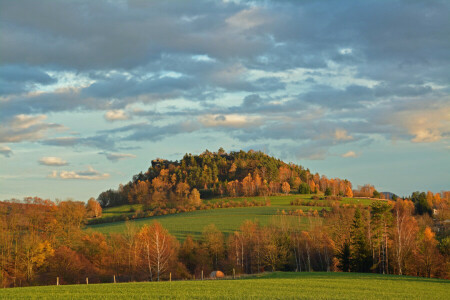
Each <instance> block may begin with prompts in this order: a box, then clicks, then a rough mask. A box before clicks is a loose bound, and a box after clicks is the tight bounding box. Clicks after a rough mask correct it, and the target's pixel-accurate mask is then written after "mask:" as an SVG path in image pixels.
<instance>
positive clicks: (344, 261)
mask: <svg viewBox="0 0 450 300" xmlns="http://www.w3.org/2000/svg"><path fill="white" fill-rule="evenodd" d="M337 258H338V259H339V265H338V267H339V268H340V269H341V270H342V271H343V272H350V265H351V251H350V243H349V242H348V241H346V242H345V243H344V246H343V247H342V249H340V250H339V252H338V254H337Z"/></svg>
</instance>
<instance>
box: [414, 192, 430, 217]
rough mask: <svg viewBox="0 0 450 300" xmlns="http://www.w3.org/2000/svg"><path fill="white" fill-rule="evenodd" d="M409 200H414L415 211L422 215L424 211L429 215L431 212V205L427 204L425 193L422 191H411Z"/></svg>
mask: <svg viewBox="0 0 450 300" xmlns="http://www.w3.org/2000/svg"><path fill="white" fill-rule="evenodd" d="M411 200H412V202H414V206H415V207H416V213H418V214H419V215H423V214H426V213H428V214H429V215H431V213H432V210H431V206H430V205H429V203H428V201H427V195H426V194H425V193H424V192H422V193H420V192H414V193H412V195H411Z"/></svg>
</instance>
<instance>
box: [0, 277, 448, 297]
mask: <svg viewBox="0 0 450 300" xmlns="http://www.w3.org/2000/svg"><path fill="white" fill-rule="evenodd" d="M449 287H450V286H449V281H448V280H440V279H426V278H416V277H408V276H394V275H377V274H352V273H324V272H314V273H283V272H276V273H266V274H262V275H258V276H252V277H249V278H248V279H242V280H205V281H199V280H197V281H174V282H142V283H136V282H133V283H120V284H90V285H88V286H86V285H67V286H41V287H27V288H15V289H1V290H0V298H11V299H12V298H19V297H24V298H39V299H59V298H67V297H70V298H76V299H119V298H127V299H142V298H146V299H154V298H164V299H166V298H167V299H200V298H201V299H241V298H242V297H243V295H245V297H246V298H248V299H291V298H292V299H293V298H302V299H330V298H333V299H447V298H448V289H449ZM69 295H70V296H69Z"/></svg>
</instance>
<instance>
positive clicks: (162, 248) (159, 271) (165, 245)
mask: <svg viewBox="0 0 450 300" xmlns="http://www.w3.org/2000/svg"><path fill="white" fill-rule="evenodd" d="M139 242H140V245H141V256H142V259H143V261H144V262H145V266H146V268H147V270H148V275H149V278H150V280H151V281H153V273H154V272H155V273H156V280H157V281H159V280H160V278H161V276H162V275H163V274H164V273H165V272H166V271H167V270H168V268H169V266H170V263H171V260H173V259H174V258H175V257H176V253H177V247H178V245H177V241H176V240H175V238H174V237H173V236H171V235H170V234H169V233H168V231H167V230H166V229H164V228H163V227H162V226H161V224H160V223H158V222H156V221H155V222H153V223H152V224H151V225H146V226H144V227H143V228H142V229H141V231H140V232H139Z"/></svg>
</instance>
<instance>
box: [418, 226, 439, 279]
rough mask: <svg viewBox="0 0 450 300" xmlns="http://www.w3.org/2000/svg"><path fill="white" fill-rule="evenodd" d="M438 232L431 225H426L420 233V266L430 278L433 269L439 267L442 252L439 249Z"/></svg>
mask: <svg viewBox="0 0 450 300" xmlns="http://www.w3.org/2000/svg"><path fill="white" fill-rule="evenodd" d="M435 237H436V234H435V233H434V232H433V231H431V228H430V227H426V228H425V230H424V232H423V233H422V234H421V235H420V240H419V243H418V254H419V261H420V267H421V269H422V270H423V273H424V275H425V276H426V277H428V278H430V277H431V275H432V274H433V271H434V270H436V269H437V268H438V267H439V263H440V256H441V255H440V253H439V251H438V249H437V247H436V246H437V245H438V241H437V240H436V238H435Z"/></svg>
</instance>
